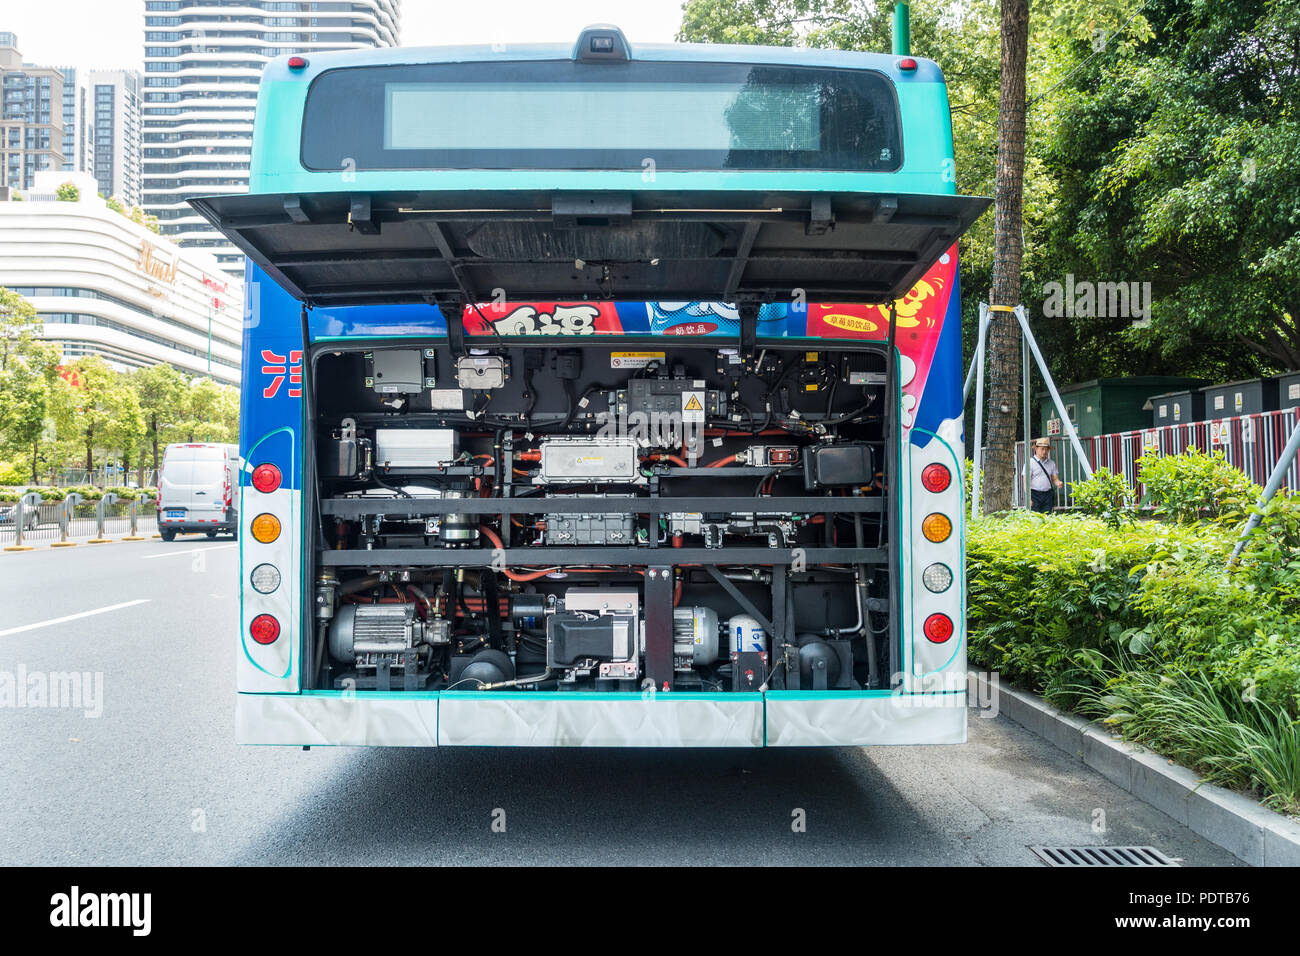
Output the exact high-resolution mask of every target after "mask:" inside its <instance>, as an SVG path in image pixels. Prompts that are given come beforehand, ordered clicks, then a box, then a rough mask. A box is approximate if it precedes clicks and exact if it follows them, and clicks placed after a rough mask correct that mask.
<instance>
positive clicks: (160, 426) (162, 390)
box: [130, 364, 189, 483]
mask: <svg viewBox="0 0 1300 956" xmlns="http://www.w3.org/2000/svg"><path fill="white" fill-rule="evenodd" d="M130 381H131V386H132V388H134V389H135V392H136V395H137V396H138V398H139V401H140V413H141V414H142V415H143V416H144V424H145V433H144V441H145V444H146V445H147V446H148V448H149V451H150V453H151V455H152V461H153V470H154V473H155V474H157V472H158V462H159V446H165V445H166V444H167V443H168V442H169V441H171V440H172V439H174V438H177V437H180V428H181V425H182V423H183V422H184V421H185V419H186V413H187V398H188V393H189V382H188V380H187V379H186V377H185V376H184V375H182V374H181V373H180V372H178V371H177V370H176V369H175V368H173V367H172V366H170V365H166V364H162V365H151V366H149V367H148V368H142V369H137V370H136V371H134V372H132V373H131V375H130ZM140 467H141V468H143V467H144V461H143V459H140ZM141 483H143V476H141Z"/></svg>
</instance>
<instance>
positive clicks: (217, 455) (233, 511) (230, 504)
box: [158, 442, 240, 541]
mask: <svg viewBox="0 0 1300 956" xmlns="http://www.w3.org/2000/svg"><path fill="white" fill-rule="evenodd" d="M239 462H240V459H239V446H238V445H216V444H200V443H196V442H186V443H179V444H175V445H168V446H167V449H166V451H165V452H164V453H163V465H162V473H161V474H160V475H159V476H158V531H159V533H160V534H161V535H162V537H163V540H164V541H171V540H172V539H173V538H175V537H176V534H177V532H180V533H186V532H196V531H202V532H204V533H205V534H207V536H208V537H209V538H215V537H216V536H217V532H219V531H229V532H230V533H231V534H233V535H235V536H236V537H238V535H239V499H238V496H237V494H236V490H237V489H238V488H239Z"/></svg>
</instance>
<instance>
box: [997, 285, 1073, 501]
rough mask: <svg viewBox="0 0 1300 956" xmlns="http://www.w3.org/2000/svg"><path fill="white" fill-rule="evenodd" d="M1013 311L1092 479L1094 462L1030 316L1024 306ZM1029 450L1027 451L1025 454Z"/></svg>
mask: <svg viewBox="0 0 1300 956" xmlns="http://www.w3.org/2000/svg"><path fill="white" fill-rule="evenodd" d="M1012 311H1014V312H1015V314H1016V319H1017V320H1018V321H1019V322H1020V328H1021V329H1022V330H1023V331H1024V333H1025V342H1026V343H1027V344H1028V345H1029V350H1030V351H1031V352H1033V353H1034V361H1036V362H1037V363H1038V370H1039V371H1040V372H1042V373H1043V381H1044V382H1045V383H1046V384H1047V392H1048V394H1049V395H1051V396H1052V402H1053V403H1054V404H1055V405H1056V411H1057V413H1058V414H1059V415H1060V416H1061V427H1062V428H1064V429H1065V433H1066V435H1068V436H1069V439H1070V444H1071V445H1073V446H1074V453H1075V454H1076V455H1078V456H1079V464H1080V465H1081V466H1082V467H1083V472H1084V477H1086V478H1091V477H1092V462H1090V461H1089V460H1088V456H1087V455H1085V454H1084V453H1083V445H1082V444H1081V443H1080V442H1079V433H1078V432H1076V431H1075V430H1074V422H1072V421H1070V416H1069V415H1067V414H1065V404H1064V403H1063V402H1062V401H1061V393H1060V392H1058V391H1057V390H1056V383H1055V382H1054V381H1052V373H1051V372H1049V371H1048V370H1047V363H1046V362H1044V361H1043V353H1042V352H1040V351H1039V350H1038V340H1037V339H1035V338H1034V333H1033V332H1031V331H1030V330H1029V316H1028V314H1027V313H1026V312H1025V307H1024V306H1023V305H1018V306H1016V307H1015V309H1013V310H1012ZM1028 453H1029V449H1028V448H1026V449H1025V454H1028Z"/></svg>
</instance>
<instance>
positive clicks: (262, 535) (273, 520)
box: [252, 514, 280, 544]
mask: <svg viewBox="0 0 1300 956" xmlns="http://www.w3.org/2000/svg"><path fill="white" fill-rule="evenodd" d="M252 530H253V537H254V538H256V539H257V540H258V541H260V542H261V543H262V544H270V543H271V542H272V541H274V540H275V539H276V538H278V537H280V519H279V518H277V517H276V516H275V515H272V514H260V515H258V516H257V517H256V518H254V519H253V525H252Z"/></svg>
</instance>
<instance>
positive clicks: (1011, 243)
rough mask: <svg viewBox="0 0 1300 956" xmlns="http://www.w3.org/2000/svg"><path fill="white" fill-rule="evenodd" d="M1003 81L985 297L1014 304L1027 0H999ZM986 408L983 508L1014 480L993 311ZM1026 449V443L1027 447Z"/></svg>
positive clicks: (1002, 336) (1010, 423)
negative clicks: (989, 274) (989, 271)
mask: <svg viewBox="0 0 1300 956" xmlns="http://www.w3.org/2000/svg"><path fill="white" fill-rule="evenodd" d="M1001 7H1002V81H1001V90H1000V95H999V101H998V162H997V186H996V190H995V199H996V206H995V212H994V223H993V236H994V238H993V242H994V245H993V288H992V291H991V292H990V301H991V304H992V305H1005V306H1015V305H1019V304H1020V265H1021V260H1022V258H1023V256H1024V243H1023V229H1024V222H1023V217H1022V214H1021V207H1022V202H1023V199H1024V179H1025V61H1026V59H1027V58H1028V52H1029V0H1002V3H1001ZM987 347H988V389H987V393H988V403H989V404H988V408H987V409H986V413H987V415H986V421H987V426H986V428H987V430H986V433H985V434H986V436H987V438H986V444H987V449H988V450H987V452H986V454H985V456H984V511H985V512H986V513H988V514H992V513H994V512H997V511H1006V510H1007V509H1009V508H1010V507H1011V494H1012V489H1013V484H1014V482H1015V480H1016V475H1015V470H1016V468H1015V460H1016V422H1017V419H1018V418H1019V415H1018V412H1019V410H1020V325H1019V323H1018V322H1017V321H1016V317H1015V316H1014V315H1012V314H1011V313H1010V312H1000V311H995V312H994V313H993V317H992V321H991V322H990V323H989V333H988V346H987ZM1026 451H1028V449H1026Z"/></svg>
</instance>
